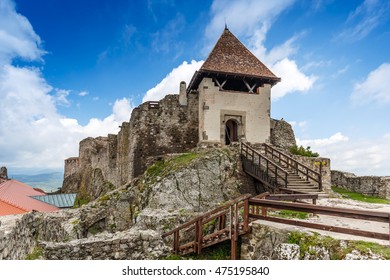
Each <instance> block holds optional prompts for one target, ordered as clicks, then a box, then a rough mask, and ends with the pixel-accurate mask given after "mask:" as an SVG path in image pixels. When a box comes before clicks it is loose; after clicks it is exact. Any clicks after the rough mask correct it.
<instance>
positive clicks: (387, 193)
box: [332, 170, 390, 199]
mask: <svg viewBox="0 0 390 280" xmlns="http://www.w3.org/2000/svg"><path fill="white" fill-rule="evenodd" d="M332 185H333V186H336V187H340V188H343V189H346V190H350V191H353V192H357V193H361V194H364V195H370V196H377V197H382V198H387V199H390V177H389V176H387V177H379V176H356V175H355V174H353V173H348V172H343V171H337V170H332Z"/></svg>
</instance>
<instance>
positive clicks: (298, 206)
mask: <svg viewBox="0 0 390 280" xmlns="http://www.w3.org/2000/svg"><path fill="white" fill-rule="evenodd" d="M270 208H271V209H280V210H293V211H299V212H306V213H314V214H321V215H327V216H336V217H343V218H352V219H359V220H369V221H376V222H383V223H387V224H388V225H389V233H388V234H386V233H379V232H371V231H364V230H358V229H351V228H345V227H337V226H332V225H324V224H317V223H311V222H305V221H301V220H299V221H298V220H291V219H282V218H277V217H269V216H268V215H267V211H268V209H270ZM249 218H250V219H254V220H257V219H260V220H267V221H272V222H278V223H283V224H290V225H296V226H302V227H307V228H314V229H320V230H326V231H332V232H339V233H345V234H351V235H357V236H364V237H370V238H376V239H381V240H389V242H390V213H386V212H374V211H364V210H355V209H346V208H338V207H327V206H318V205H311V204H303V203H290V202H284V201H274V200H270V199H267V198H266V199H261V198H250V199H249Z"/></svg>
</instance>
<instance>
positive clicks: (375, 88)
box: [351, 63, 390, 104]
mask: <svg viewBox="0 0 390 280" xmlns="http://www.w3.org/2000/svg"><path fill="white" fill-rule="evenodd" d="M389 77H390V64H389V63H383V64H382V65H380V66H379V67H378V68H377V69H375V70H373V71H372V72H370V73H369V74H368V76H367V78H366V79H365V80H364V81H363V82H361V83H356V84H355V86H354V90H353V92H352V94H351V99H352V101H353V102H355V103H356V104H364V103H368V102H376V103H389V102H390V91H389V88H390V80H389Z"/></svg>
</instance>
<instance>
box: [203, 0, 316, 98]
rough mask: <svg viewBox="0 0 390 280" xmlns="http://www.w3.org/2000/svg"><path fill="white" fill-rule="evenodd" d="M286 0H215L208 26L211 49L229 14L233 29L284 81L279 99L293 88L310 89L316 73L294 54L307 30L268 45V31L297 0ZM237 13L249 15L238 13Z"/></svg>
mask: <svg viewBox="0 0 390 280" xmlns="http://www.w3.org/2000/svg"><path fill="white" fill-rule="evenodd" d="M294 2H295V1H294V0H284V1H259V0H244V1H223V0H215V1H214V2H213V4H212V6H211V16H212V19H211V21H210V23H209V24H208V25H207V27H206V37H207V38H208V42H207V49H210V45H211V44H213V43H215V40H216V39H217V38H216V36H217V34H221V32H222V28H223V26H224V21H225V18H226V20H227V23H228V27H229V29H231V30H232V32H233V33H234V34H235V35H236V36H238V37H241V38H242V39H244V40H245V41H247V42H248V44H247V46H248V48H249V49H250V50H251V51H252V53H253V54H254V55H256V56H257V57H258V58H259V59H260V60H261V61H263V62H264V63H265V64H266V65H267V66H268V67H269V68H270V69H271V70H272V71H273V72H274V74H275V75H277V76H278V77H281V78H282V82H281V83H279V84H278V85H277V86H275V87H274V89H273V91H272V98H273V99H274V100H277V99H279V98H281V97H283V96H284V95H286V94H288V93H291V92H297V91H298V92H299V91H300V92H307V91H308V90H309V89H311V88H312V86H313V84H314V82H315V81H316V79H317V78H316V77H315V76H313V75H311V76H308V75H306V74H305V73H303V72H302V70H301V69H299V67H298V65H297V62H296V61H295V60H293V59H291V58H290V56H292V55H294V54H295V53H296V52H297V51H298V47H297V46H296V42H297V40H298V39H299V37H300V36H302V35H303V33H300V34H296V35H293V36H292V37H291V38H289V39H287V40H286V41H285V42H284V43H282V44H280V45H277V46H275V47H273V48H271V49H269V50H267V48H266V47H265V41H266V37H267V32H268V31H269V29H270V28H271V26H272V23H273V22H274V21H275V20H276V19H277V18H278V16H280V14H281V13H282V12H283V11H285V10H286V9H288V8H289V7H291V6H292V5H293V4H294ZM237 14H241V15H245V16H242V17H238V16H237Z"/></svg>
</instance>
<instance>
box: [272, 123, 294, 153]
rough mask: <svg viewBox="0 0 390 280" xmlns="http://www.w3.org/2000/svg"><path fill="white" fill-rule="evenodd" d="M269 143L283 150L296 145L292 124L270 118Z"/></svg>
mask: <svg viewBox="0 0 390 280" xmlns="http://www.w3.org/2000/svg"><path fill="white" fill-rule="evenodd" d="M270 139H271V144H272V145H275V146H276V147H279V148H282V149H284V150H289V149H290V148H291V147H293V146H296V145H297V142H296V140H295V135H294V131H293V129H292V126H291V125H290V124H289V123H288V122H286V121H284V120H283V119H282V120H275V119H271V137H270Z"/></svg>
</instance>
